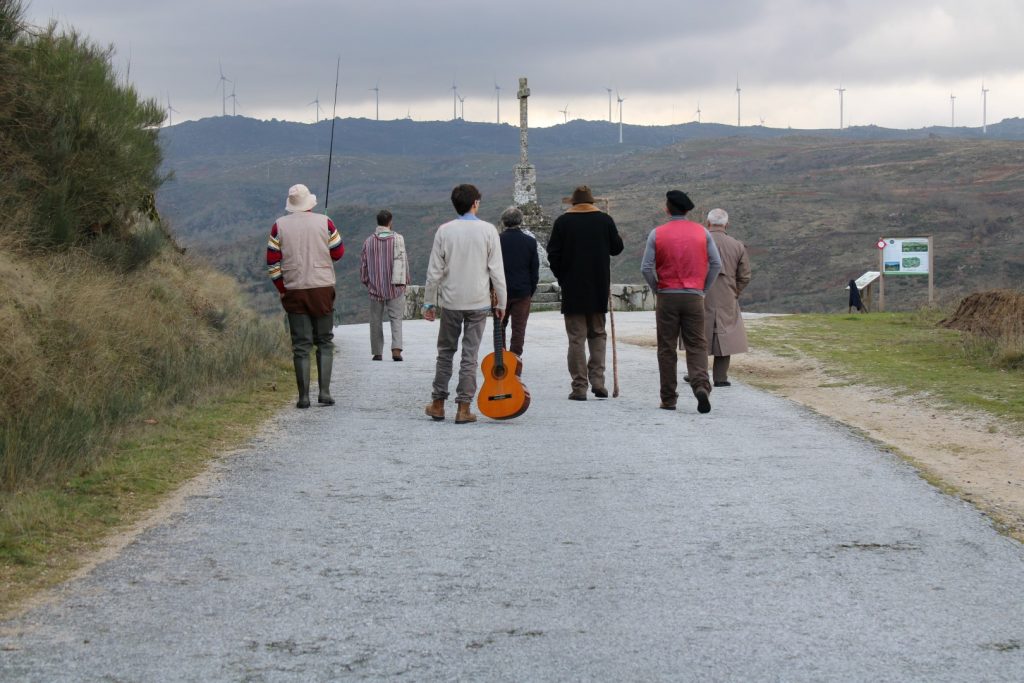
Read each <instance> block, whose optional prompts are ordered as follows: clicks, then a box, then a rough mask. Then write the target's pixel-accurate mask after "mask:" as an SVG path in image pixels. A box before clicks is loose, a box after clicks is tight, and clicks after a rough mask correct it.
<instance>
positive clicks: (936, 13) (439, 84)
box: [28, 0, 1024, 128]
mask: <svg viewBox="0 0 1024 683" xmlns="http://www.w3.org/2000/svg"><path fill="white" fill-rule="evenodd" d="M613 7H617V9H613ZM28 17H29V20H30V21H31V22H32V23H34V24H37V25H45V24H46V23H47V22H49V21H50V20H56V21H58V22H59V23H60V24H61V25H66V26H73V27H75V28H76V29H78V30H79V31H80V32H81V33H84V34H86V35H88V36H89V37H91V38H92V39H93V40H94V41H95V42H97V43H100V44H103V45H108V44H109V45H113V46H114V48H115V50H116V56H115V63H116V64H117V65H118V67H119V69H120V70H121V71H122V72H124V71H125V70H126V69H127V65H128V63H129V57H130V62H131V73H130V78H131V80H132V81H133V82H134V83H135V85H136V87H137V88H138V89H139V91H140V92H141V93H142V94H143V95H145V96H149V97H154V98H158V99H159V100H160V101H161V102H162V103H163V104H165V105H166V102H167V98H168V96H169V97H170V100H171V103H172V104H173V106H174V108H175V109H177V110H178V112H179V113H176V114H174V115H173V116H174V120H175V122H178V121H181V120H184V119H197V118H203V117H206V116H214V115H219V114H220V113H221V108H222V98H221V92H220V91H219V90H218V89H217V86H218V82H219V76H220V74H219V72H218V63H220V64H222V65H223V73H224V75H225V76H226V77H227V78H229V79H231V81H232V83H231V84H228V85H227V88H228V90H227V92H228V94H230V93H231V88H232V87H233V88H234V89H235V95H236V98H237V99H236V102H237V111H238V113H239V114H244V115H246V116H252V117H256V118H265V119H269V118H279V119H289V120H297V121H309V122H312V121H313V119H314V116H315V107H314V105H312V104H307V103H308V102H311V101H312V100H313V99H314V98H316V97H317V95H319V100H320V104H321V106H322V107H323V108H324V109H326V112H323V113H321V117H324V116H329V115H330V110H331V107H332V100H333V96H334V74H335V65H336V62H337V59H338V58H339V57H340V58H341V78H340V85H339V94H338V115H339V116H342V117H348V116H357V117H358V116H361V117H367V118H373V117H374V116H375V102H374V92H373V91H372V90H370V89H371V88H373V87H374V86H375V85H378V84H379V89H380V90H379V93H380V118H381V119H394V118H404V117H405V116H407V115H411V116H412V118H414V119H417V120H443V119H450V118H452V90H451V87H452V83H453V81H454V82H455V83H456V84H457V86H458V91H459V94H460V95H461V96H463V97H464V98H465V101H464V105H462V106H464V112H465V118H466V119H468V120H471V121H494V120H496V117H497V111H496V109H497V107H496V104H497V102H496V98H495V94H496V91H495V88H494V86H495V84H497V85H499V86H501V88H502V90H501V91H500V106H501V118H502V121H504V122H514V123H516V124H518V111H517V103H516V100H515V91H516V85H517V77H519V76H527V77H529V79H530V88H531V90H532V95H531V98H530V123H531V125H537V126H546V125H552V124H555V123H560V122H562V121H563V120H564V117H565V114H563V113H561V112H560V110H563V109H566V108H568V112H569V113H568V117H569V118H584V119H607V118H608V101H609V98H608V92H607V90H606V88H609V87H610V88H613V89H617V90H618V92H619V93H620V94H621V96H622V97H623V98H624V100H625V101H624V102H623V119H624V121H625V122H626V123H631V124H666V123H684V122H687V121H693V120H696V118H697V109H698V106H699V108H700V110H701V120H702V121H713V122H717V123H726V124H735V123H736V121H737V97H736V79H737V76H738V77H739V85H740V88H741V89H742V92H741V98H742V99H741V111H742V123H743V125H756V124H758V123H760V122H761V120H762V119H763V120H764V123H765V125H767V126H771V127H777V128H782V127H786V126H792V127H794V128H836V127H838V126H839V99H840V95H839V93H838V92H836V88H839V87H840V86H842V87H843V88H845V89H846V92H845V94H844V96H843V97H844V109H845V112H844V118H845V120H844V124H846V125H850V124H852V125H866V124H877V125H880V126H889V127H896V128H919V127H922V126H930V125H949V124H950V120H951V115H952V112H951V101H950V95H955V96H956V100H955V115H956V125H958V126H961V125H963V126H980V125H981V121H982V93H981V89H982V83H983V82H984V84H985V87H986V88H989V89H990V90H991V92H989V93H988V122H989V123H993V122H996V121H998V120H1001V119H1003V118H1010V117H1014V116H1021V115H1022V114H1024V48H1022V44H1021V43H1022V40H1024V39H1022V36H1024V2H1022V1H1021V0H856V1H854V0H828V1H827V2H825V1H813V0H772V1H771V2H767V1H765V2H757V1H754V0H718V1H717V2H708V1H706V0H704V1H696V0H630V1H627V2H619V3H597V2H594V0H517V1H515V2H500V3H496V2H483V1H480V2H470V1H469V0H434V1H433V2H430V1H427V0H360V1H356V0H289V1H287V2H285V1H284V0H255V1H254V0H244V1H243V0H175V1H174V2H145V1H143V2H140V0H31V3H30V4H29V8H28ZM231 105H232V101H231V100H228V102H227V111H228V113H231ZM461 111H462V110H461V109H460V113H461ZM613 117H614V119H615V120H616V121H617V120H618V109H617V106H616V108H615V111H614V112H613Z"/></svg>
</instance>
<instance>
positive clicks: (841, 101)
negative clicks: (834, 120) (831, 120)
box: [836, 83, 846, 130]
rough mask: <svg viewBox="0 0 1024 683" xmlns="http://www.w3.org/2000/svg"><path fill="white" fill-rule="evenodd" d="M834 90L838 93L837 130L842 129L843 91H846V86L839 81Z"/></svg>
mask: <svg viewBox="0 0 1024 683" xmlns="http://www.w3.org/2000/svg"><path fill="white" fill-rule="evenodd" d="M836 92H837V93H839V130H842V129H843V93H844V92H846V88H844V87H843V84H842V83H840V84H839V87H838V88H836Z"/></svg>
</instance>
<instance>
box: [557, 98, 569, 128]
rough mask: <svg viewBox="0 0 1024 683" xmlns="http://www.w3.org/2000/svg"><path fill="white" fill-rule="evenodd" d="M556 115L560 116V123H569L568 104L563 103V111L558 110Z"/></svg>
mask: <svg viewBox="0 0 1024 683" xmlns="http://www.w3.org/2000/svg"><path fill="white" fill-rule="evenodd" d="M558 113H559V114H561V115H562V123H569V103H568V102H566V103H565V109H559V110H558Z"/></svg>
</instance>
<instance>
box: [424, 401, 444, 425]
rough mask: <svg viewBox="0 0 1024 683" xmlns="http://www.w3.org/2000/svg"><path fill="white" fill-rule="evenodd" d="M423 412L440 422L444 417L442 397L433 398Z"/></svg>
mask: <svg viewBox="0 0 1024 683" xmlns="http://www.w3.org/2000/svg"><path fill="white" fill-rule="evenodd" d="M424 412H425V413H426V414H427V415H429V416H430V417H432V418H434V420H435V421H437V422H440V421H441V420H443V419H444V399H443V398H435V399H434V400H433V401H431V402H430V404H429V405H428V406H427V409H426V410H425V411H424Z"/></svg>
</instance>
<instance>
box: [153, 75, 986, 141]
mask: <svg viewBox="0 0 1024 683" xmlns="http://www.w3.org/2000/svg"><path fill="white" fill-rule="evenodd" d="M217 67H218V71H219V73H220V77H219V79H218V80H217V86H216V88H215V92H216V91H217V90H219V91H220V93H221V116H227V102H228V100H231V115H232V116H235V115H237V113H238V97H237V95H236V94H235V82H234V81H233V80H231V79H230V78H228V77H227V76H225V75H224V66H223V64H222V63H221V62H218V63H217ZM228 84H231V92H230V93H228V89H227V87H228ZM367 90H368V91H369V92H373V93H374V107H375V119H376V120H377V121H379V120H380V93H381V88H380V81H379V80H378V81H377V82H376V83H375V84H374V86H373V87H372V88H367ZM450 90H451V91H452V120H453V121H454V120H465V114H466V98H465V96H464V95H462V94H460V92H459V86H458V84H457V83H456V81H455V80H454V79H453V80H452V85H451V88H450ZM501 90H502V87H501V86H500V85H499V84H498V82H497V81H495V82H494V102H495V121H496V122H497V123H498V124H499V125H500V124H501ZM605 90H606V91H607V93H608V122H609V123H614V119H613V112H612V93H613V92H614V93H615V102H616V103H617V104H618V109H619V112H618V113H619V142H620V143H621V142H622V128H623V118H622V103H623V102H625V101H626V98H624V97H622V96H621V95H620V94H619V91H618V89H616V88H610V87H605ZM742 92H743V89H742V88H741V87H740V79H739V75H737V76H736V126H737V127H742V125H743V110H742V99H741V97H742ZM835 92H837V93H838V94H839V129H840V130H842V129H843V128H844V127H845V120H844V106H845V94H846V92H847V88H844V87H843V85H842V84H841V83H840V85H839V87H838V88H835ZM990 92H992V91H991V90H990V89H989V88H986V87H985V82H984V81H982V84H981V97H982V116H981V131H982V133H983V134H984V133H987V132H988V93H990ZM956 99H957V96H956V95H954V94H952V93H950V95H949V103H950V127H953V128H955V127H956ZM306 106H313V107H315V109H314V112H315V113H314V120H315V121H316V122H317V123H319V121H320V114H321V112H322V111H325V110H324V109H323V108H322V107H321V106H320V93H319V92H317V94H316V97H315V98H314V99H313V100H312V101H310V102H308V103H307V105H306ZM460 107H461V111H460ZM180 113H181V112H179V111H178V110H177V109H175V108H174V107H173V106H172V105H171V96H170V93H168V95H167V122H168V125H173V123H174V121H173V115H174V114H180ZM558 113H559V114H562V120H563V123H568V122H569V114H570V111H569V103H568V102H567V103H566V104H565V108H563V109H559V110H558ZM695 113H696V115H697V123H701V113H702V112H701V108H700V100H698V101H697V110H696V112H695ZM405 118H406V119H411V118H412V116H411V115H410V114H409V113H407V114H406V117H405ZM760 122H761V125H762V126H764V124H765V120H764V118H761V119H760Z"/></svg>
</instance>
